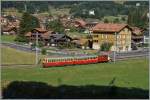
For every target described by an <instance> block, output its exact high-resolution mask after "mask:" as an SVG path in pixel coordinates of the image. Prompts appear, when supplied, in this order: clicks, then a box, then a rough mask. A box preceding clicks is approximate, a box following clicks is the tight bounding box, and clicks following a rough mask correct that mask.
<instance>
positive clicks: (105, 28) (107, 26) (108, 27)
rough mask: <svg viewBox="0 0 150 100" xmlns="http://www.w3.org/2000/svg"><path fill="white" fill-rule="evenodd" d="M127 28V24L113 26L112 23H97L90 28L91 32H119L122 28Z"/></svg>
mask: <svg viewBox="0 0 150 100" xmlns="http://www.w3.org/2000/svg"><path fill="white" fill-rule="evenodd" d="M126 26H128V25H127V24H114V23H99V24H97V25H96V26H95V27H93V28H92V31H93V32H119V31H120V30H122V29H123V28H124V27H126Z"/></svg>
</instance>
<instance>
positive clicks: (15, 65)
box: [1, 64, 36, 67]
mask: <svg viewBox="0 0 150 100" xmlns="http://www.w3.org/2000/svg"><path fill="white" fill-rule="evenodd" d="M34 66H36V65H35V64H1V67H34Z"/></svg>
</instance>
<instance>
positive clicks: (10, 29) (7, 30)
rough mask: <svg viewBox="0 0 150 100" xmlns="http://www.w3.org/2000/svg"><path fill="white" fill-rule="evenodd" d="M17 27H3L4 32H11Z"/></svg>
mask: <svg viewBox="0 0 150 100" xmlns="http://www.w3.org/2000/svg"><path fill="white" fill-rule="evenodd" d="M15 28H16V27H13V26H12V27H2V31H3V32H10V31H12V30H14V29H15Z"/></svg>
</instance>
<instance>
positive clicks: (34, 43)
mask: <svg viewBox="0 0 150 100" xmlns="http://www.w3.org/2000/svg"><path fill="white" fill-rule="evenodd" d="M31 46H32V48H35V47H36V42H33V44H32V45H31ZM43 46H44V44H43V42H41V41H39V42H38V46H37V47H43Z"/></svg>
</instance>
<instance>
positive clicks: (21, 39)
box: [15, 36, 28, 42]
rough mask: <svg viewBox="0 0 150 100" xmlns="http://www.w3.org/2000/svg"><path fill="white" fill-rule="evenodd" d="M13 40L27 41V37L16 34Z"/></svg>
mask: <svg viewBox="0 0 150 100" xmlns="http://www.w3.org/2000/svg"><path fill="white" fill-rule="evenodd" d="M15 41H17V42H28V39H27V38H26V37H21V36H17V37H16V38H15Z"/></svg>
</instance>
